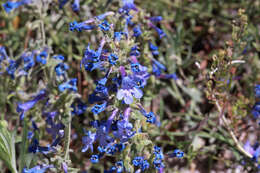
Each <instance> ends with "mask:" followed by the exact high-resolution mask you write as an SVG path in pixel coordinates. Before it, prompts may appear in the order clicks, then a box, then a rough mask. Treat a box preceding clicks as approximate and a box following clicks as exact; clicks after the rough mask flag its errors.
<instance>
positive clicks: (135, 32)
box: [133, 25, 142, 37]
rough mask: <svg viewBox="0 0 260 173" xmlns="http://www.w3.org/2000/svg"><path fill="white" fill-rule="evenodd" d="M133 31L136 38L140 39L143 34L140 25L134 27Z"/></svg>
mask: <svg viewBox="0 0 260 173" xmlns="http://www.w3.org/2000/svg"><path fill="white" fill-rule="evenodd" d="M133 31H134V36H135V37H139V36H140V35H141V34H142V31H141V27H140V26H139V25H137V26H136V27H134V29H133Z"/></svg>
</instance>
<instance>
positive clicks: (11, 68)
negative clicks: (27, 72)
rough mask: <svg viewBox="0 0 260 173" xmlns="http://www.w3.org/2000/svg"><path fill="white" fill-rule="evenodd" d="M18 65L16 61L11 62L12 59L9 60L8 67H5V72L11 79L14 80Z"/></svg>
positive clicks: (18, 62)
mask: <svg viewBox="0 0 260 173" xmlns="http://www.w3.org/2000/svg"><path fill="white" fill-rule="evenodd" d="M19 64H20V61H19V60H17V61H15V60H12V59H9V66H8V67H7V69H6V71H7V74H9V75H10V76H11V78H12V79H14V77H15V75H14V74H15V71H16V70H17V68H18V66H19Z"/></svg>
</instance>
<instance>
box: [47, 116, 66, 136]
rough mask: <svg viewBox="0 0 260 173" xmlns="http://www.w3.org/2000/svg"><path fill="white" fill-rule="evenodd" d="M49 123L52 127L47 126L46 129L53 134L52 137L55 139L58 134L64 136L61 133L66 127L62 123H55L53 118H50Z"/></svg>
mask: <svg viewBox="0 0 260 173" xmlns="http://www.w3.org/2000/svg"><path fill="white" fill-rule="evenodd" d="M47 123H48V125H50V127H47V128H46V131H47V133H49V134H50V135H51V136H52V139H55V138H56V137H57V136H63V135H62V134H60V133H61V132H63V129H64V128H65V126H64V125H63V124H62V123H59V122H58V123H54V121H53V119H51V120H49V121H48V122H47Z"/></svg>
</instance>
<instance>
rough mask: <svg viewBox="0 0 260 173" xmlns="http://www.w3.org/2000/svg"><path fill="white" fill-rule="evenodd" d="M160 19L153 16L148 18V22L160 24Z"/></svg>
mask: <svg viewBox="0 0 260 173" xmlns="http://www.w3.org/2000/svg"><path fill="white" fill-rule="evenodd" d="M162 19H163V18H162V16H153V17H150V18H149V20H150V21H152V22H160V21H161V20H162Z"/></svg>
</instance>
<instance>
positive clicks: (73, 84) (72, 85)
mask: <svg viewBox="0 0 260 173" xmlns="http://www.w3.org/2000/svg"><path fill="white" fill-rule="evenodd" d="M66 89H68V90H71V91H75V92H76V91H77V90H78V88H77V78H73V79H71V80H69V81H67V82H64V83H62V84H60V85H59V91H60V92H63V91H65V90H66Z"/></svg>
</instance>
